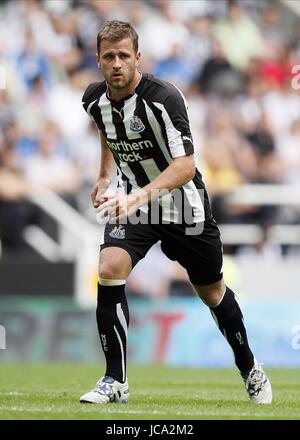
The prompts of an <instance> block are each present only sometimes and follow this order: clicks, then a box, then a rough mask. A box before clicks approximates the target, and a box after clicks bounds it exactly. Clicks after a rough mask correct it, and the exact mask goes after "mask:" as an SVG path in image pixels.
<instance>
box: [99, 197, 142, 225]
mask: <svg viewBox="0 0 300 440" xmlns="http://www.w3.org/2000/svg"><path fill="white" fill-rule="evenodd" d="M140 205H141V204H140V203H139V200H138V198H137V197H136V196H135V195H133V194H129V195H126V194H120V193H118V194H116V195H115V196H114V197H111V198H109V199H108V200H107V201H106V202H104V203H102V204H101V205H99V206H98V208H96V209H95V210H96V212H97V213H99V214H100V216H101V217H102V218H104V217H106V216H109V219H110V221H111V222H112V223H117V222H119V221H120V220H122V219H123V218H125V217H129V216H130V215H131V214H133V213H134V212H136V211H137V210H138V208H139V207H140Z"/></svg>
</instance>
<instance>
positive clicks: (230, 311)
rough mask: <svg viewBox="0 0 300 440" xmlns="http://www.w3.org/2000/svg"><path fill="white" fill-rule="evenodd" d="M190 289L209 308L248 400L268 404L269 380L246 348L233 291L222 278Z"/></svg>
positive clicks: (269, 398) (245, 336)
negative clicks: (242, 383) (227, 347)
mask: <svg viewBox="0 0 300 440" xmlns="http://www.w3.org/2000/svg"><path fill="white" fill-rule="evenodd" d="M193 287H194V289H195V290H196V292H197V294H198V295H199V297H200V298H201V299H202V300H203V302H204V303H205V304H206V305H207V306H208V307H209V308H210V312H211V314H212V316H213V318H214V320H215V322H216V324H217V325H218V327H219V329H220V331H221V332H222V334H223V335H224V336H225V338H226V339H227V341H228V343H229V345H230V346H231V348H232V351H233V353H234V358H235V363H236V366H237V367H238V369H239V370H240V372H241V375H242V377H243V379H244V382H245V384H246V388H247V391H248V394H249V397H250V399H251V400H252V401H254V402H255V403H265V404H266V403H271V402H272V388H271V384H270V381H269V379H268V377H267V376H266V374H265V372H264V371H263V369H262V367H261V365H259V364H257V362H256V360H255V357H254V356H253V353H252V351H251V349H250V347H249V343H248V338H247V331H246V328H245V325H244V319H243V314H242V312H241V309H240V307H239V304H238V302H237V300H236V298H235V294H234V293H233V291H232V290H231V289H229V287H227V286H225V284H224V281H223V278H222V279H221V280H219V281H217V282H215V283H211V284H208V285H195V284H193Z"/></svg>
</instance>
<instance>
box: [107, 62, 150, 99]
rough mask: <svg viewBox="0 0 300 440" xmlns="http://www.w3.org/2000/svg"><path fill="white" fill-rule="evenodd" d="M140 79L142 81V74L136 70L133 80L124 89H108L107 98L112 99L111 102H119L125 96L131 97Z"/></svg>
mask: <svg viewBox="0 0 300 440" xmlns="http://www.w3.org/2000/svg"><path fill="white" fill-rule="evenodd" d="M141 79H142V73H141V72H139V71H138V70H136V71H135V74H134V77H133V80H132V81H131V83H130V84H128V86H127V87H125V88H124V89H112V88H110V87H108V96H109V98H110V99H112V100H113V101H121V100H122V99H124V98H126V96H130V95H133V94H134V91H135V89H136V87H137V85H138V84H139V82H140V81H141Z"/></svg>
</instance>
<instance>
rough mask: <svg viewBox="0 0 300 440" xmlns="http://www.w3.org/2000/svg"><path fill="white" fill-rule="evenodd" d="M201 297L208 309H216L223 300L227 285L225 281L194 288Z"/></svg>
mask: <svg viewBox="0 0 300 440" xmlns="http://www.w3.org/2000/svg"><path fill="white" fill-rule="evenodd" d="M194 287H195V289H196V291H197V293H198V295H199V297H200V298H201V299H202V301H203V302H204V303H205V304H206V305H207V306H208V307H216V306H217V305H219V304H220V302H221V301H222V299H223V296H224V292H225V285H224V282H223V280H221V281H219V282H217V283H214V284H210V285H207V286H194Z"/></svg>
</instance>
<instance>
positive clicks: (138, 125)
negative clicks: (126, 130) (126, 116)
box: [130, 116, 145, 133]
mask: <svg viewBox="0 0 300 440" xmlns="http://www.w3.org/2000/svg"><path fill="white" fill-rule="evenodd" d="M130 130H131V131H134V132H135V133H140V132H141V131H144V130H145V125H144V124H143V122H142V121H141V120H140V118H139V117H138V116H132V118H131V119H130Z"/></svg>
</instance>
